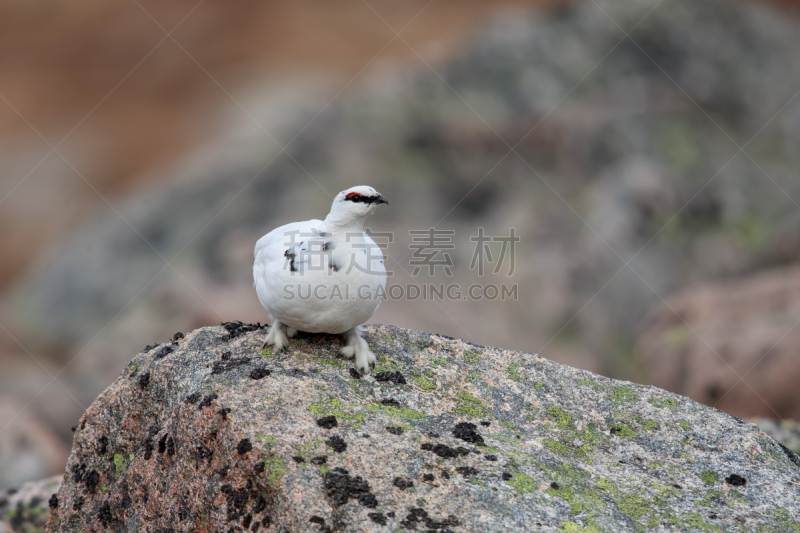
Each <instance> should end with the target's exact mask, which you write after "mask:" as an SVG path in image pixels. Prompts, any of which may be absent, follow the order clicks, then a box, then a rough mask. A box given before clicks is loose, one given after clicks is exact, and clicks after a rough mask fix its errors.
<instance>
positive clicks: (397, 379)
mask: <svg viewBox="0 0 800 533" xmlns="http://www.w3.org/2000/svg"><path fill="white" fill-rule="evenodd" d="M375 381H385V382H390V383H397V384H398V385H405V384H406V378H404V377H403V374H401V373H400V372H399V371H395V372H379V373H377V374H375Z"/></svg>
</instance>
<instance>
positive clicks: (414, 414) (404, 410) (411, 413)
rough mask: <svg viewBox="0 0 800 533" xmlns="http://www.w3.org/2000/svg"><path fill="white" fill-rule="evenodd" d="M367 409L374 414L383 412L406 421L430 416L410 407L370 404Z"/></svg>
mask: <svg viewBox="0 0 800 533" xmlns="http://www.w3.org/2000/svg"><path fill="white" fill-rule="evenodd" d="M366 407H367V409H368V410H369V411H372V412H383V413H386V414H387V415H389V416H392V417H395V418H403V419H405V420H420V419H423V418H425V417H427V416H428V415H426V414H425V413H421V412H420V411H415V410H414V409H409V408H408V407H394V406H391V405H383V404H380V403H370V404H367V406H366Z"/></svg>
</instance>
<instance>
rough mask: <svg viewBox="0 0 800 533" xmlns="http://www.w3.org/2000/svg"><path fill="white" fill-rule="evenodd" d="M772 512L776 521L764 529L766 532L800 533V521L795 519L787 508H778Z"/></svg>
mask: <svg viewBox="0 0 800 533" xmlns="http://www.w3.org/2000/svg"><path fill="white" fill-rule="evenodd" d="M770 514H771V515H772V518H773V519H774V521H775V522H774V524H770V525H769V526H767V527H766V529H763V530H762V531H763V532H764V533H778V532H780V533H800V522H798V521H797V520H795V519H794V518H793V517H792V515H790V514H789V512H788V511H787V510H786V509H778V510H776V511H774V512H772V513H770Z"/></svg>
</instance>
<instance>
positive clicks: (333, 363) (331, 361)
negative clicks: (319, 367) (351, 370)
mask: <svg viewBox="0 0 800 533" xmlns="http://www.w3.org/2000/svg"><path fill="white" fill-rule="evenodd" d="M314 360H315V361H317V362H318V363H321V364H323V365H325V366H330V367H332V368H336V369H339V370H344V362H342V360H341V359H337V358H336V357H315V358H314Z"/></svg>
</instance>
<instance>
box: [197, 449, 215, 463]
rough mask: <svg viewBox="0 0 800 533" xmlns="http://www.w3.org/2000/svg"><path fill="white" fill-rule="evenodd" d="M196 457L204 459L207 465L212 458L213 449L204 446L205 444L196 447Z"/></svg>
mask: <svg viewBox="0 0 800 533" xmlns="http://www.w3.org/2000/svg"><path fill="white" fill-rule="evenodd" d="M197 457H198V459H200V461H206V464H207V465H210V464H211V459H213V458H214V450H211V449H209V448H206V447H205V446H202V445H201V446H198V447H197Z"/></svg>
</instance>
